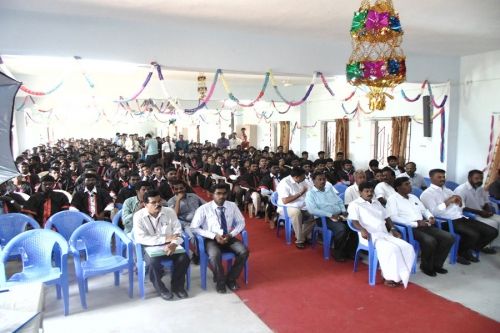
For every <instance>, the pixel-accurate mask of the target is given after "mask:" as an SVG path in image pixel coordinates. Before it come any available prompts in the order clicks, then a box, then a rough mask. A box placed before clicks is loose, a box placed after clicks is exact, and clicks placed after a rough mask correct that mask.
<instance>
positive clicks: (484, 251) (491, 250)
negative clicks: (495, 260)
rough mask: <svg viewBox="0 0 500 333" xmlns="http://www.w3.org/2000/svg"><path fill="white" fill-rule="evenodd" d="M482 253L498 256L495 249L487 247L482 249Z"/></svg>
mask: <svg viewBox="0 0 500 333" xmlns="http://www.w3.org/2000/svg"><path fill="white" fill-rule="evenodd" d="M481 252H483V253H485V254H496V253H497V250H495V249H494V248H492V247H485V248H482V249H481Z"/></svg>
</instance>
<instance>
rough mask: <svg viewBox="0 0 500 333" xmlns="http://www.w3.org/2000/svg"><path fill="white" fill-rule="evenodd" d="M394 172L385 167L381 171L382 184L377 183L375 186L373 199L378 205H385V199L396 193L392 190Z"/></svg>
mask: <svg viewBox="0 0 500 333" xmlns="http://www.w3.org/2000/svg"><path fill="white" fill-rule="evenodd" d="M394 179H395V177H394V170H393V169H391V168H389V167H385V168H383V169H382V180H383V181H382V182H380V183H378V184H377V186H375V198H377V200H378V201H380V203H381V204H382V205H383V206H385V204H386V203H387V199H388V198H389V197H390V196H391V195H393V194H394V193H396V191H395V190H394V187H393V184H394Z"/></svg>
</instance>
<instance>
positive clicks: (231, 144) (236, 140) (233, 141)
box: [229, 132, 243, 150]
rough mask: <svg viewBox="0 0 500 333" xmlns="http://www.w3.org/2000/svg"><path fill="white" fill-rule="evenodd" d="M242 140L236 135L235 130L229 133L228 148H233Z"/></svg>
mask: <svg viewBox="0 0 500 333" xmlns="http://www.w3.org/2000/svg"><path fill="white" fill-rule="evenodd" d="M242 142H243V141H241V139H240V138H238V137H237V135H236V132H234V133H233V134H231V138H230V139H229V149H232V150H235V149H236V148H237V147H238V146H240V145H241V143H242Z"/></svg>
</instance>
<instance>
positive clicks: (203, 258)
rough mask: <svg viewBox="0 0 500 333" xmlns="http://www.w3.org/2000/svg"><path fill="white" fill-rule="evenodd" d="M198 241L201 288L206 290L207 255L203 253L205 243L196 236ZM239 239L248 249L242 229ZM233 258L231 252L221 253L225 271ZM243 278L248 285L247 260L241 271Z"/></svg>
mask: <svg viewBox="0 0 500 333" xmlns="http://www.w3.org/2000/svg"><path fill="white" fill-rule="evenodd" d="M196 238H197V239H198V252H199V255H200V276H201V288H202V289H203V290H207V268H208V254H207V252H206V251H205V241H204V239H203V237H202V236H200V235H196ZM241 239H242V242H243V244H244V245H245V247H246V248H247V249H248V233H247V231H246V230H244V229H243V231H242V232H241ZM234 258H235V254H234V253H232V252H222V262H224V261H226V263H227V270H228V271H229V269H230V268H231V263H232V261H233V259H234ZM243 276H244V278H245V284H248V260H247V261H246V262H245V267H244V269H243Z"/></svg>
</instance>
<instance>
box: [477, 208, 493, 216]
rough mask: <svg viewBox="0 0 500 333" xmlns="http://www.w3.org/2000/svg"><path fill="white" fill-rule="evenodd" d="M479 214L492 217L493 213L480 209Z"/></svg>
mask: <svg viewBox="0 0 500 333" xmlns="http://www.w3.org/2000/svg"><path fill="white" fill-rule="evenodd" d="M479 216H481V217H486V218H488V217H492V216H493V213H492V212H488V211H486V210H481V211H479Z"/></svg>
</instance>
